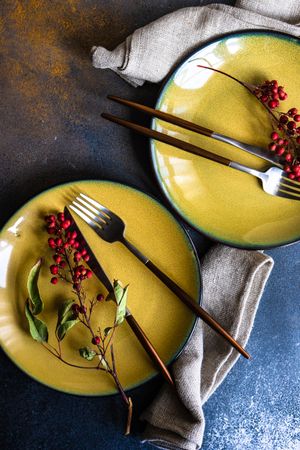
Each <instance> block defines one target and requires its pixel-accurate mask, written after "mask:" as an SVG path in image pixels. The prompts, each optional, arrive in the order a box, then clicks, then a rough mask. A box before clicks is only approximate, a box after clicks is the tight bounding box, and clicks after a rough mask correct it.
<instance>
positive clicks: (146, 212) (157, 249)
mask: <svg viewBox="0 0 300 450" xmlns="http://www.w3.org/2000/svg"><path fill="white" fill-rule="evenodd" d="M79 192H83V193H86V194H87V195H89V196H90V197H92V198H94V199H95V200H98V201H99V202H101V203H103V204H105V205H106V206H107V207H109V208H111V209H112V210H113V211H114V212H116V213H117V214H119V215H120V216H121V217H122V218H123V219H124V221H125V223H126V235H127V237H128V239H129V240H130V241H131V242H132V243H133V244H134V245H136V246H137V247H138V248H139V249H140V250H141V251H142V252H143V253H145V254H146V255H147V256H148V257H149V258H151V259H152V260H153V262H154V263H155V264H156V265H158V266H159V267H160V268H161V269H162V270H164V271H165V272H166V273H167V274H168V275H169V276H170V277H171V278H173V279H174V280H175V281H176V282H177V283H178V284H179V285H180V286H181V287H182V288H183V289H185V290H186V291H187V292H188V293H189V294H190V295H192V296H193V297H194V298H195V301H199V300H200V292H201V283H200V273H199V265H198V260H197V256H196V254H195V252H194V248H193V246H192V243H191V241H190V239H189V237H188V236H187V234H186V233H185V231H184V230H183V228H182V227H181V226H180V225H179V224H178V223H177V222H176V221H175V219H174V218H173V216H172V215H171V214H170V213H169V212H168V211H166V210H165V209H164V208H163V207H162V206H161V205H160V204H159V203H158V202H157V201H155V200H153V199H152V198H150V197H148V196H147V195H145V194H143V193H141V192H139V191H138V190H135V189H133V188H129V187H127V186H124V185H121V184H116V183H111V182H101V181H80V182H75V183H72V184H65V185H61V186H58V187H55V188H53V189H50V190H48V191H45V192H43V193H42V194H40V195H38V196H37V197H35V198H33V199H32V200H31V201H29V202H28V203H27V204H26V205H25V206H24V207H22V208H21V209H20V210H19V211H17V212H16V214H15V215H14V216H13V217H12V218H11V219H10V220H9V222H8V223H7V224H6V225H5V226H4V228H3V229H2V232H1V234H0V343H1V346H2V348H3V350H4V351H5V352H6V353H7V355H8V356H9V357H10V358H11V359H12V360H13V361H14V362H15V363H16V364H17V365H18V366H19V367H20V368H21V369H22V370H23V371H24V372H26V373H27V374H28V375H30V376H32V377H33V378H35V379H36V380H38V381H40V382H41V383H44V384H46V385H48V386H50V387H52V388H54V389H58V390H61V391H64V392H68V393H72V394H79V395H107V394H111V393H114V392H115V391H116V390H115V387H114V384H113V382H112V380H111V379H110V377H109V376H108V375H107V374H106V373H103V372H100V371H96V370H82V369H77V368H73V367H69V366H66V365H64V364H63V363H61V362H60V361H59V360H58V359H56V358H54V357H53V356H52V355H51V354H49V353H48V352H47V351H46V350H45V349H44V348H43V347H42V346H41V345H40V344H39V343H37V342H35V341H33V340H32V338H31V337H30V335H29V331H28V326H27V323H26V319H25V316H24V304H25V300H26V298H27V295H28V294H27V289H26V280H27V275H28V272H29V270H30V268H31V266H32V265H33V264H34V263H35V262H36V260H37V259H38V258H39V257H41V256H42V257H43V258H44V265H43V267H42V269H41V275H40V280H39V289H40V293H41V296H42V298H43V300H44V303H45V309H44V311H43V313H42V314H41V316H38V317H40V318H41V319H43V320H44V321H45V322H46V323H47V325H48V328H49V342H50V343H51V344H52V345H56V339H55V337H54V331H55V326H56V320H57V319H56V311H57V306H58V305H59V303H60V302H61V301H63V300H67V299H71V298H73V297H74V294H73V293H72V286H71V285H68V284H65V283H63V282H62V281H59V283H58V284H57V285H55V286H54V285H52V284H50V278H51V276H52V275H51V274H50V272H49V265H50V264H52V263H53V261H52V260H51V258H52V253H51V251H50V249H49V247H48V244H47V240H48V237H49V235H48V234H47V233H46V231H45V229H44V216H45V215H46V214H48V213H52V212H58V211H62V210H63V208H64V205H66V204H68V203H69V202H70V200H71V199H73V198H74V196H75V195H77V194H78V193H79ZM76 222H77V223H78V225H79V227H80V229H81V231H82V233H83V235H84V236H85V238H86V240H87V242H88V243H89V245H90V247H91V248H92V249H93V251H94V253H95V255H96V257H97V258H98V259H99V261H100V262H101V264H102V266H103V268H104V270H105V271H106V272H107V274H108V276H109V278H110V279H111V280H113V279H119V280H120V281H122V283H123V284H124V285H125V284H129V293H128V306H129V308H130V310H131V312H132V313H133V314H134V316H135V318H136V319H137V321H138V322H139V323H140V325H141V327H142V328H143V329H144V331H145V332H146V334H147V335H148V337H149V338H150V340H151V341H152V343H153V344H154V346H155V348H156V349H157V351H158V353H159V354H160V356H161V357H162V359H163V360H164V361H165V362H166V363H169V362H171V361H172V360H173V359H174V358H175V357H176V356H177V355H178V353H179V352H180V351H181V349H182V348H183V346H184V344H185V343H186V342H187V339H188V337H189V336H190V333H191V331H192V329H193V326H194V323H195V317H194V316H193V314H192V313H190V311H189V310H188V309H187V308H186V307H185V306H184V305H183V304H182V303H181V302H180V300H178V298H177V297H176V296H175V295H174V294H172V293H171V292H170V291H169V290H168V288H167V287H165V286H164V285H163V283H161V282H160V281H159V280H158V279H157V278H156V277H155V276H154V275H153V274H152V273H151V272H150V271H149V270H148V269H147V268H146V267H145V266H143V264H142V263H141V262H139V261H138V260H137V259H136V258H135V257H134V256H133V255H132V254H131V253H129V251H128V250H127V249H126V248H124V247H123V246H122V245H121V244H119V243H115V244H109V243H107V242H104V241H102V240H101V239H100V238H99V237H97V235H96V234H95V233H94V232H93V231H92V230H91V229H90V228H89V227H88V225H86V224H85V223H84V222H83V221H82V220H81V219H80V218H78V219H77V220H76ZM88 285H89V286H90V288H89V289H88V292H89V295H90V296H91V297H93V296H96V294H97V293H99V292H103V293H104V294H106V292H105V290H104V288H103V287H102V286H101V284H100V282H98V281H97V279H96V278H95V277H93V278H92V279H91V280H90V281H89V282H88ZM114 311H115V306H114V304H113V303H112V302H103V303H101V304H99V305H97V309H95V322H94V325H95V327H96V326H97V325H98V324H100V325H101V326H103V327H106V326H109V325H111V324H112V320H113V315H114ZM90 341H91V339H90V336H89V334H88V330H86V329H84V327H83V326H82V325H76V326H75V327H74V328H72V329H71V330H70V332H69V334H68V335H67V336H66V338H65V339H64V340H63V341H62V348H63V355H64V358H65V359H66V360H68V361H69V362H71V363H73V364H80V365H88V364H89V363H88V362H87V361H85V360H83V359H82V358H81V357H80V356H79V354H78V349H79V348H80V347H83V346H86V345H90V346H92V344H91V342H90ZM114 350H115V358H116V364H117V368H118V372H119V377H120V380H121V382H122V384H123V386H125V388H126V389H129V388H132V387H135V386H137V385H140V384H141V383H143V382H145V381H146V380H148V379H149V378H151V377H152V376H154V375H155V374H156V371H155V369H154V368H153V365H152V363H151V361H150V359H149V357H148V356H147V354H146V353H145V351H144V350H143V348H142V347H141V345H140V344H139V342H138V341H137V338H136V337H135V335H134V334H133V332H132V331H131V329H130V328H129V326H128V324H127V323H126V322H124V323H123V324H122V325H121V326H120V327H119V328H118V329H117V331H116V334H115V344H114ZM92 364H93V365H94V363H92Z"/></svg>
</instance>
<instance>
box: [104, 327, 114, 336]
mask: <svg viewBox="0 0 300 450" xmlns="http://www.w3.org/2000/svg"><path fill="white" fill-rule="evenodd" d="M112 329H113V327H106V328H104V337H106V336H107V335H108V334H109V333H110V332H111V330H112Z"/></svg>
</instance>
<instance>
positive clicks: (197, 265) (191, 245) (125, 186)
mask: <svg viewBox="0 0 300 450" xmlns="http://www.w3.org/2000/svg"><path fill="white" fill-rule="evenodd" d="M75 183H76V184H77V183H101V184H112V185H117V186H120V187H121V188H122V189H125V190H126V189H130V190H133V191H136V192H137V193H138V194H141V195H143V196H145V197H147V198H148V199H149V200H151V201H152V202H154V203H156V204H157V205H158V206H159V207H160V209H162V211H163V212H164V213H165V214H167V215H168V216H170V217H171V218H172V220H173V221H174V223H175V224H176V226H177V227H178V229H179V230H180V231H181V232H182V234H183V237H184V239H185V241H186V245H187V247H188V248H189V249H190V251H191V254H192V255H193V258H194V261H195V269H196V274H197V291H198V298H197V301H198V303H199V304H201V303H202V293H203V284H202V273H201V265H200V260H199V257H198V254H197V251H196V248H195V245H194V243H193V241H192V238H191V236H190V234H189V232H188V229H187V228H186V225H185V224H184V223H181V222H179V221H178V220H177V218H176V217H174V215H173V214H172V213H171V212H170V211H169V210H168V209H167V208H166V207H165V206H164V205H162V204H161V202H160V201H159V200H158V199H157V198H155V197H154V196H153V195H151V194H148V193H146V192H144V191H142V190H141V189H139V188H137V187H133V186H130V185H129V184H124V183H119V182H115V181H110V180H97V179H87V180H86V179H84V180H73V181H70V182H67V183H59V184H57V185H53V186H51V187H50V188H48V189H45V190H43V191H41V192H39V193H38V194H36V195H34V196H32V197H31V198H30V199H29V200H27V201H26V202H25V203H24V204H23V205H22V206H21V207H19V208H18V209H17V210H16V211H15V212H14V213H13V214H12V215H11V216H10V217H9V219H8V220H7V221H6V222H5V224H4V225H3V226H2V227H1V228H0V239H1V235H2V233H3V232H4V230H5V229H6V228H7V226H8V225H9V224H10V222H11V220H12V219H13V218H14V217H15V216H16V215H18V213H19V211H20V210H21V209H23V208H26V207H27V206H29V205H30V203H31V202H33V201H34V200H35V199H36V198H38V197H39V196H41V195H43V194H45V193H47V192H51V191H52V190H56V189H61V188H63V189H64V188H67V187H68V186H72V185H73V184H75ZM198 320H199V318H198V317H196V316H195V317H194V320H193V322H192V325H191V327H190V329H189V330H188V332H187V335H186V337H185V339H183V341H182V343H181V345H180V346H179V348H178V349H177V351H176V352H175V354H174V355H173V356H172V357H171V358H170V360H169V361H167V362H166V365H167V366H169V365H170V364H172V363H173V362H174V361H175V360H176V359H177V358H178V357H179V356H180V354H181V352H182V351H183V350H184V348H185V346H186V345H187V344H188V342H189V340H190V338H191V336H192V333H193V331H194V329H195V326H196V324H197V322H198ZM0 347H1V349H2V350H3V352H4V353H5V354H6V355H7V357H8V358H9V359H10V360H11V361H12V362H13V363H14V364H15V365H16V366H17V367H18V368H19V369H20V370H22V372H23V373H25V374H26V375H28V376H29V377H30V378H32V379H33V380H35V381H37V382H39V383H40V384H42V385H43V386H46V387H48V388H50V389H53V390H55V391H58V392H64V393H66V394H71V395H77V396H82V397H107V396H114V395H118V392H117V391H111V392H110V391H108V392H105V393H99V392H90V393H81V392H76V391H71V390H68V389H63V388H60V389H59V388H55V387H53V386H51V385H49V384H47V383H46V382H44V381H42V380H40V379H39V378H38V377H35V376H34V375H32V374H31V373H29V371H28V370H27V369H25V368H24V367H23V365H21V364H19V363H18V362H17V361H15V358H14V357H13V356H12V355H11V354H10V351H9V349H8V348H6V346H5V343H3V342H1V341H0ZM158 376H160V373H159V372H157V373H153V374H151V375H149V376H148V377H146V378H144V379H143V380H142V381H141V382H138V383H136V384H132V385H129V386H127V387H126V389H125V391H126V392H128V391H131V390H133V389H137V388H140V387H141V386H143V385H144V384H145V383H147V382H148V381H150V380H153V379H155V378H157V377H158Z"/></svg>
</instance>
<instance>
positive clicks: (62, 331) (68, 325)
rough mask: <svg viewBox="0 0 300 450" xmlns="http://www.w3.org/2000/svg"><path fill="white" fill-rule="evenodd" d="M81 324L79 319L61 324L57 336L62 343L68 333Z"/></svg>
mask: <svg viewBox="0 0 300 450" xmlns="http://www.w3.org/2000/svg"><path fill="white" fill-rule="evenodd" d="M78 322H79V319H73V320H67V321H66V322H64V323H61V324H60V325H59V326H58V327H57V329H56V335H57V337H58V339H59V340H60V341H62V340H63V338H64V337H65V336H66V334H67V332H68V331H69V330H70V329H71V328H73V327H74V325H76V323H78Z"/></svg>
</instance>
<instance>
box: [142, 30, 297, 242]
mask: <svg viewBox="0 0 300 450" xmlns="http://www.w3.org/2000/svg"><path fill="white" fill-rule="evenodd" d="M198 64H201V65H206V66H211V67H214V68H216V69H220V70H223V71H225V72H227V73H229V74H232V75H233V76H235V77H237V78H239V79H240V80H243V81H246V82H250V83H253V84H259V83H262V82H263V81H265V80H268V79H269V80H271V79H274V78H275V79H277V80H278V81H279V84H282V85H284V87H285V89H286V91H287V92H288V94H289V97H288V99H287V100H286V101H285V102H283V103H282V108H281V109H282V110H286V111H287V110H288V109H289V108H291V107H294V106H296V107H297V106H298V107H300V103H299V99H300V85H299V82H298V80H299V70H300V40H299V39H297V38H292V37H290V36H288V35H284V34H280V33H275V32H266V31H261V32H259V31H258V32H248V33H247V32H245V33H239V34H232V35H228V36H226V37H224V38H222V39H219V40H216V41H214V42H212V43H210V44H208V45H206V46H205V47H202V48H201V49H200V50H199V51H197V52H196V53H194V54H193V55H191V56H190V57H189V58H188V59H187V60H186V61H185V62H184V63H183V64H181V65H180V66H179V68H178V69H177V70H176V71H175V72H174V73H173V75H172V76H171V77H170V79H169V81H168V82H167V84H166V85H165V87H164V88H163V90H162V92H161V95H160V97H159V100H158V103H157V105H156V107H157V108H158V109H161V110H162V111H165V112H168V113H171V114H173V115H176V116H180V117H183V118H184V119H187V120H190V121H192V122H195V123H198V124H200V125H203V126H204V127H207V128H210V129H212V130H214V131H216V132H218V133H221V134H226V135H228V136H231V137H233V138H236V139H238V140H240V141H243V142H248V143H250V144H253V145H258V146H264V147H267V145H268V143H269V141H270V138H269V135H270V133H271V127H270V125H269V119H268V116H267V113H266V111H265V109H264V108H263V107H262V106H261V105H260V103H259V102H258V101H257V100H256V99H255V98H254V97H253V96H252V95H251V94H249V93H248V91H247V90H246V89H245V88H244V87H242V86H240V85H239V84H237V83H236V82H234V81H232V80H230V79H229V78H227V77H225V76H223V75H220V74H217V73H215V72H213V71H211V70H205V69H200V68H198V67H197V65H198ZM152 126H153V127H154V128H155V129H157V130H159V131H163V132H164V133H169V134H171V135H172V136H175V137H177V138H179V139H183V140H186V141H189V142H191V143H193V144H196V145H198V146H200V147H203V148H205V149H207V150H210V151H212V152H214V153H217V154H221V155H224V156H226V157H227V158H230V159H232V160H235V161H237V162H240V163H242V164H245V165H248V166H251V167H253V168H256V169H265V168H267V167H268V163H267V162H266V161H263V160H261V159H259V158H258V157H256V156H252V155H249V154H247V153H245V152H243V151H242V150H239V149H236V148H234V147H231V146H230V145H227V144H223V143H220V142H217V141H214V140H212V139H209V138H208V137H203V136H199V135H197V134H195V133H192V132H189V131H185V130H182V129H180V128H178V127H176V126H172V125H169V124H167V123H165V122H162V121H160V120H154V121H153V123H152ZM151 147H152V160H153V164H154V167H155V171H156V174H157V178H158V181H159V183H160V186H161V187H162V189H163V192H164V193H165V195H166V196H167V198H168V199H169V201H170V202H171V204H172V205H173V206H174V208H175V209H176V210H177V212H178V213H179V214H181V216H182V217H183V218H184V219H185V220H186V221H187V222H189V224H191V225H192V226H194V227H195V228H196V229H198V230H199V231H201V232H203V233H204V234H206V235H207V236H209V237H211V238H213V239H215V240H218V241H221V242H224V243H227V244H229V245H233V246H237V247H243V248H268V247H274V246H279V245H283V244H287V243H291V242H295V241H296V240H298V239H299V238H300V202H299V201H292V200H287V199H283V198H279V197H274V196H271V195H268V194H266V193H265V192H264V191H263V189H262V188H261V185H260V181H259V180H257V179H256V178H254V177H253V176H251V175H247V174H244V173H241V172H238V171H237V170H234V169H231V168H228V167H224V166H221V165H220V164H217V163H215V162H212V161H208V160H206V159H204V158H201V157H199V156H194V155H191V154H188V153H186V152H184V151H182V150H178V149H176V148H173V147H171V146H168V145H166V144H163V143H159V142H156V141H152V146H151Z"/></svg>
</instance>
